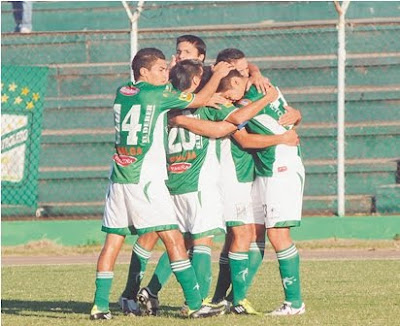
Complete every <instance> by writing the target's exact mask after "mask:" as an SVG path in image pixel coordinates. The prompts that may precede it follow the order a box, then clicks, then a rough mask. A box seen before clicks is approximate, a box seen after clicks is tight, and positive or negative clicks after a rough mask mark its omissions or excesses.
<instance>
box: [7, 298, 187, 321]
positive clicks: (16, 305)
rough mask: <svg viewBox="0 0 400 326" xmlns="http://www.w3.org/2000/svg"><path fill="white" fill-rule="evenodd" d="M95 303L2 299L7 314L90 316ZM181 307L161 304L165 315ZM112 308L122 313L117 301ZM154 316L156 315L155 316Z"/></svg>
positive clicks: (114, 311)
mask: <svg viewBox="0 0 400 326" xmlns="http://www.w3.org/2000/svg"><path fill="white" fill-rule="evenodd" d="M92 305H93V303H91V302H90V303H89V302H79V301H22V300H1V313H2V314H5V315H23V316H27V315H30V313H32V314H33V315H38V314H37V313H41V314H40V315H41V316H43V313H54V314H84V315H87V316H89V314H90V310H91V309H92ZM180 309H181V308H180V307H171V306H160V310H161V313H162V316H163V317H167V316H170V317H179V312H180ZM110 310H111V312H112V314H113V315H114V316H117V315H122V312H121V310H120V307H119V305H118V304H116V303H111V304H110ZM46 317H49V318H66V317H65V316H60V315H58V316H57V315H46ZM153 318H154V317H153Z"/></svg>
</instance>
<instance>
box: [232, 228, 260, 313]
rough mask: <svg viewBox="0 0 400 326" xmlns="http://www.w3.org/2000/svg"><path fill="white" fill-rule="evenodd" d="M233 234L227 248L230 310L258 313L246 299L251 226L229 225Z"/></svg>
mask: <svg viewBox="0 0 400 326" xmlns="http://www.w3.org/2000/svg"><path fill="white" fill-rule="evenodd" d="M231 232H232V235H233V240H232V244H231V247H230V250H229V265H230V268H231V280H232V292H231V293H232V294H233V295H232V303H233V307H232V309H231V311H232V312H234V313H237V314H258V313H257V312H256V311H255V309H254V308H253V307H252V306H251V304H250V302H249V301H248V300H247V299H246V293H247V283H248V282H247V278H248V275H249V247H250V240H251V236H252V233H251V226H250V225H246V224H244V225H240V226H235V227H231Z"/></svg>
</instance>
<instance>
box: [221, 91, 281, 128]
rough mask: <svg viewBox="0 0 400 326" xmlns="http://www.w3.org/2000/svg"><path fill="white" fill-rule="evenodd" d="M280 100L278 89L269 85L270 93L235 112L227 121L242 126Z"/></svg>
mask: <svg viewBox="0 0 400 326" xmlns="http://www.w3.org/2000/svg"><path fill="white" fill-rule="evenodd" d="M277 98H278V91H277V89H276V88H275V87H274V86H272V85H271V84H270V85H269V88H268V92H267V94H266V95H265V96H263V97H262V98H261V99H259V100H258V101H255V102H252V103H250V104H248V105H246V106H243V107H242V108H241V109H239V110H236V111H234V112H233V113H232V114H230V115H229V116H228V118H227V119H226V121H228V122H231V123H233V124H235V125H240V124H241V123H243V122H245V121H248V120H250V119H251V118H253V117H254V116H255V115H256V114H257V113H258V112H260V110H262V109H263V108H264V107H265V106H266V105H268V104H269V103H272V102H274V101H275V100H276V99H277Z"/></svg>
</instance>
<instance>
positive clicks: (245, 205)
mask: <svg viewBox="0 0 400 326" xmlns="http://www.w3.org/2000/svg"><path fill="white" fill-rule="evenodd" d="M222 61H226V62H229V63H231V64H232V65H233V66H234V67H235V68H236V69H237V70H238V71H239V72H240V73H241V75H242V76H243V77H245V78H244V80H246V79H247V78H248V77H249V67H248V62H247V59H246V58H245V55H244V53H243V52H242V51H240V50H239V49H234V48H229V49H225V50H222V51H221V52H220V53H219V54H218V56H217V63H218V62H222ZM227 80H229V79H228V78H225V79H224V81H227ZM224 81H221V84H223V83H224ZM221 84H220V87H221ZM242 85H243V81H241V80H240V78H238V77H234V78H232V79H230V82H229V83H225V91H224V93H223V94H222V95H224V96H226V97H228V98H230V99H232V100H233V101H236V100H238V99H240V98H241V95H240V94H243V86H242ZM246 88H247V87H246ZM251 90H252V91H253V92H256V93H258V90H256V89H255V88H254V87H252V88H251ZM261 95H262V94H261V93H260V96H261ZM300 119H301V114H300V112H299V111H298V110H295V109H293V108H291V107H290V106H286V109H285V114H283V115H282V117H281V120H280V122H281V123H287V122H288V121H289V122H290V121H299V120H300ZM223 144H224V145H225V146H223V149H224V148H225V150H226V155H223V156H222V157H225V158H230V157H232V158H233V160H234V161H237V159H235V157H238V156H237V155H235V154H234V151H237V149H235V147H236V146H235V143H231V142H230V141H229V140H225V141H224V143H223ZM230 149H231V150H232V155H229V154H228V153H229V152H230ZM243 156H244V157H247V162H248V168H249V170H250V169H251V168H250V166H251V165H252V164H253V165H254V163H253V161H252V159H251V158H250V155H249V154H247V155H246V154H243ZM242 161H243V159H242ZM227 164H230V165H232V163H229V162H227ZM237 164H239V163H238V162H235V164H234V165H237ZM241 165H242V166H243V163H242V164H241ZM222 166H224V164H223V162H222ZM223 173H224V174H225V177H224V178H223V180H224V182H225V185H224V187H223V189H224V190H226V191H225V192H224V194H225V200H224V203H225V208H226V209H225V218H226V220H227V225H228V226H229V225H235V224H236V225H237V223H238V222H239V221H241V222H242V224H241V225H237V227H236V230H235V229H233V228H228V231H233V230H235V231H236V233H238V235H237V236H232V235H231V234H229V232H228V235H227V237H226V241H225V245H224V248H223V250H222V253H221V257H220V272H219V276H218V282H217V287H216V291H215V294H214V297H213V302H219V301H223V299H224V297H225V295H226V291H227V290H228V288H229V286H230V278H229V276H230V275H231V272H230V264H229V261H230V260H229V258H228V255H229V248H230V247H231V246H236V244H235V243H236V242H237V241H246V239H247V236H248V235H249V234H251V239H250V250H249V253H248V259H249V272H248V275H247V283H248V287H250V285H251V283H252V280H253V278H254V276H255V274H256V272H257V270H258V268H259V266H260V265H261V263H262V259H263V257H264V249H265V226H264V221H263V220H258V221H257V220H256V221H255V220H254V216H253V210H252V194H251V188H252V181H253V180H254V176H253V178H252V177H251V176H250V175H249V174H248V173H247V174H246V175H243V176H242V177H240V176H239V175H237V179H232V178H230V177H229V175H231V174H232V171H231V172H229V171H228V170H227V169H226V168H223ZM232 182H233V183H236V184H232ZM232 189H236V191H235V190H233V191H232ZM239 193H240V196H238V195H237V194H239ZM237 207H241V209H240V214H241V217H238V216H237V213H236V212H237V211H239V210H238V209H237ZM249 221H253V222H252V223H250V224H248V223H249ZM232 295H233V292H232V291H231V293H230V294H229V295H228V296H227V299H228V301H230V300H232ZM238 310H239V311H241V312H243V313H245V310H246V309H242V308H241V307H238ZM248 310H251V309H248Z"/></svg>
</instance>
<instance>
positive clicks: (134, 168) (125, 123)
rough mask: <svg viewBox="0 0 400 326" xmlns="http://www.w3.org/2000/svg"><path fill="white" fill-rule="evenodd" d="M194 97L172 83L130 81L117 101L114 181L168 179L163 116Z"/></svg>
mask: <svg viewBox="0 0 400 326" xmlns="http://www.w3.org/2000/svg"><path fill="white" fill-rule="evenodd" d="M193 99H194V95H193V94H192V93H183V92H180V91H178V90H176V89H174V88H173V87H172V86H171V85H170V84H167V85H162V86H154V85H151V84H149V83H146V82H139V83H136V84H133V83H128V84H126V85H124V86H121V87H120V88H118V89H117V94H116V98H115V101H114V128H115V154H114V155H113V167H112V171H111V177H110V179H111V181H113V182H115V183H135V184H137V183H139V181H141V180H142V181H143V180H154V179H157V180H165V179H167V172H166V159H165V149H164V134H165V128H164V120H165V118H166V115H165V113H166V112H167V111H168V110H169V109H184V108H186V107H187V106H188V105H189V104H190V103H191V102H192V101H193Z"/></svg>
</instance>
